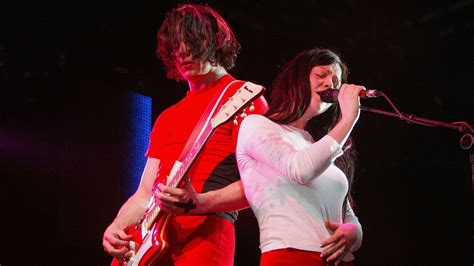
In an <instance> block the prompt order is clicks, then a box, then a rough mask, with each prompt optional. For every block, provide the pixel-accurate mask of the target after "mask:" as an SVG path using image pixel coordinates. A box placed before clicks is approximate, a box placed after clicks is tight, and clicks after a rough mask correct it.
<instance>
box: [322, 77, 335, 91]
mask: <svg viewBox="0 0 474 266" xmlns="http://www.w3.org/2000/svg"><path fill="white" fill-rule="evenodd" d="M333 85H334V84H333V83H332V79H330V78H327V79H325V80H324V82H323V87H324V88H328V89H331V88H333Z"/></svg>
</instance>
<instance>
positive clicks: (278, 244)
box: [237, 48, 365, 265]
mask: <svg viewBox="0 0 474 266" xmlns="http://www.w3.org/2000/svg"><path fill="white" fill-rule="evenodd" d="M346 77H347V68H346V66H345V64H344V63H343V62H342V61H341V60H340V58H339V57H338V56H337V55H336V54H335V53H334V52H332V51H330V50H327V49H319V48H316V49H312V50H306V51H303V52H301V53H299V54H298V55H297V56H296V57H295V58H293V59H292V60H291V61H290V62H289V63H288V64H287V65H286V66H285V67H284V68H283V70H282V71H281V72H280V73H279V74H278V75H277V78H276V79H275V81H274V83H273V88H272V90H271V94H270V99H269V101H270V109H269V110H268V112H267V113H266V114H265V116H262V115H250V116H248V117H247V118H245V120H244V121H243V122H242V125H241V128H240V131H239V136H238V143H237V161H238V165H239V170H240V173H241V179H242V182H243V184H244V190H245V196H246V198H247V200H248V202H249V204H250V207H251V208H252V211H253V212H254V214H255V216H256V217H257V220H258V224H259V228H260V249H261V251H262V256H261V261H260V265H327V264H326V263H330V264H332V263H336V262H338V265H344V263H347V264H346V265H351V263H350V261H352V260H353V259H354V257H353V256H352V252H354V251H355V250H357V249H358V248H359V247H360V245H361V242H362V228H361V225H360V223H359V221H358V218H357V217H356V216H355V214H354V212H353V210H352V208H351V205H350V197H349V195H350V193H349V188H350V185H349V183H350V182H349V180H350V179H351V178H352V172H353V171H352V169H351V167H352V166H353V164H352V160H351V158H350V157H351V156H352V153H353V152H351V151H349V150H347V151H346V152H343V147H347V148H348V149H349V146H350V145H348V144H349V141H348V138H349V135H350V132H351V130H352V128H353V127H354V125H355V123H356V122H357V120H358V118H359V112H360V111H359V93H360V92H361V90H365V88H364V87H363V86H356V85H351V84H344V83H343V82H345V80H346ZM329 88H337V89H340V91H339V94H338V102H339V104H330V103H325V102H322V101H321V99H320V97H319V95H318V92H321V91H324V90H327V89H329ZM343 153H344V155H343V156H341V155H342V154H343ZM340 156H341V157H340ZM338 157H340V158H339V159H338V165H339V166H340V167H341V168H342V169H343V170H344V171H345V172H346V173H347V175H346V174H345V173H344V172H343V171H341V169H340V168H338V167H337V166H335V164H334V162H335V160H336V158H338Z"/></svg>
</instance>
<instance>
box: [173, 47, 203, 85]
mask: <svg viewBox="0 0 474 266" xmlns="http://www.w3.org/2000/svg"><path fill="white" fill-rule="evenodd" d="M174 58H175V66H176V68H177V69H178V71H179V73H180V74H181V76H182V77H183V78H184V79H185V80H187V81H190V80H192V79H194V78H198V77H199V76H203V75H206V74H208V73H209V72H210V71H211V69H212V65H211V63H210V62H209V61H202V60H201V59H195V58H193V57H192V55H191V53H189V48H188V46H186V45H185V44H184V43H181V44H180V46H179V48H178V50H177V51H175V52H174Z"/></svg>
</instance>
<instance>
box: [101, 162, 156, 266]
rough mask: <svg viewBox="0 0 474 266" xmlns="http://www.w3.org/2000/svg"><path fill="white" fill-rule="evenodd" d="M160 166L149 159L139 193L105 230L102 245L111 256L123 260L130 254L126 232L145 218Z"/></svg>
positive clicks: (130, 199) (128, 237) (125, 205)
mask: <svg viewBox="0 0 474 266" xmlns="http://www.w3.org/2000/svg"><path fill="white" fill-rule="evenodd" d="M159 165H160V160H158V159H154V158H148V160H147V162H146V165H145V168H144V170H143V174H142V177H141V181H140V185H139V186H138V189H137V191H136V192H135V193H134V194H133V195H132V196H131V197H130V198H129V199H128V200H127V201H126V202H125V203H124V204H123V205H122V207H121V208H120V211H119V212H118V214H117V217H116V218H115V219H114V221H113V222H112V223H111V224H110V225H109V227H107V229H106V230H105V232H104V237H103V241H102V244H103V246H104V249H105V251H106V252H107V253H109V254H110V255H112V256H114V257H117V258H122V257H124V255H125V253H127V252H128V250H129V249H128V244H129V241H130V239H131V236H130V235H127V234H126V232H125V230H126V229H127V228H128V227H130V226H133V225H135V224H137V223H138V221H139V220H140V219H141V218H143V214H144V213H145V210H146V206H147V203H148V199H149V198H150V197H151V193H152V188H153V183H154V181H155V178H156V176H157V175H158V169H159Z"/></svg>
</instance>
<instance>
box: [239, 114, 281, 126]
mask: <svg viewBox="0 0 474 266" xmlns="http://www.w3.org/2000/svg"><path fill="white" fill-rule="evenodd" d="M242 126H245V127H249V128H250V129H259V128H278V127H279V125H278V124H276V123H275V122H273V121H272V120H270V119H269V118H268V117H266V116H264V115H261V114H251V115H248V116H247V117H245V119H244V120H243V121H242Z"/></svg>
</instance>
